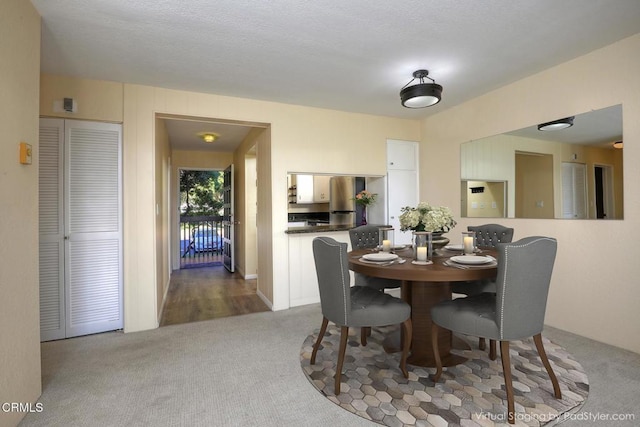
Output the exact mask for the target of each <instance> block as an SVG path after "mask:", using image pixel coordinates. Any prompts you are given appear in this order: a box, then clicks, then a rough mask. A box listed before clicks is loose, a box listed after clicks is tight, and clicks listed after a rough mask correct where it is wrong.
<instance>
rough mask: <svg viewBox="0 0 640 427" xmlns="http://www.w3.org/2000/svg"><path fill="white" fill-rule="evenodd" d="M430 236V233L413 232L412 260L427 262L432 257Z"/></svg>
mask: <svg viewBox="0 0 640 427" xmlns="http://www.w3.org/2000/svg"><path fill="white" fill-rule="evenodd" d="M432 248H433V247H432V236H431V232H430V231H414V232H413V259H414V260H415V261H418V262H428V261H429V260H430V259H431V257H432V250H433V249H432Z"/></svg>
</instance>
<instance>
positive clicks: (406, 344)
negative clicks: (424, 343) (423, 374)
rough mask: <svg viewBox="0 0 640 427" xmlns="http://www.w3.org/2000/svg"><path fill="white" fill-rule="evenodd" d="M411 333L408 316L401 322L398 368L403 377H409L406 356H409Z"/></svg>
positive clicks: (411, 328)
mask: <svg viewBox="0 0 640 427" xmlns="http://www.w3.org/2000/svg"><path fill="white" fill-rule="evenodd" d="M412 335H413V327H412V325H411V317H409V318H408V319H407V320H405V321H404V322H402V359H400V370H401V371H402V375H404V377H405V378H409V372H407V357H408V356H409V348H410V347H411V337H412Z"/></svg>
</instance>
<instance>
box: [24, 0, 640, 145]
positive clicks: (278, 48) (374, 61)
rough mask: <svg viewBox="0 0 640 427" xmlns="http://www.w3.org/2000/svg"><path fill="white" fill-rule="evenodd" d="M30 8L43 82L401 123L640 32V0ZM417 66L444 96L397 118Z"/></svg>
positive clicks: (255, 0)
mask: <svg viewBox="0 0 640 427" xmlns="http://www.w3.org/2000/svg"><path fill="white" fill-rule="evenodd" d="M32 3H33V4H34V6H35V7H36V8H37V10H38V11H39V12H40V14H41V15H42V71H43V72H46V73H52V74H61V75H69V76H75V77H82V78H89V79H101V80H111V81H118V82H126V83H134V84H143V85H151V86H158V87H165V88H172V89H179V90H188V91H196V92H203V93H216V94H221V95H229V96H235V97H245V98H253V99H262V100H269V101H274V102H282V103H290V104H298V105H306V106H313V107H321V108H330V109H335V110H343V111H352V112H359V113H367V114H376V115H385V116H392V117H403V118H420V117H426V116H427V115H429V114H432V113H435V112H438V111H442V110H443V109H447V108H451V107H453V106H455V105H457V104H460V103H462V102H464V101H466V100H469V99H471V98H474V97H477V96H479V95H482V94H484V93H486V92H489V91H491V90H494V89H496V88H498V87H500V86H503V85H506V84H509V83H511V82H514V81H517V80H519V79H522V78H524V77H526V76H529V75H531V74H535V73H537V72H540V71H542V70H544V69H547V68H549V67H552V66H554V65H557V64H559V63H562V62H565V61H567V60H570V59H572V58H575V57H578V56H581V55H583V54H585V53H587V52H590V51H592V50H594V49H597V48H600V47H604V46H606V45H609V44H611V43H613V42H615V41H617V40H620V39H622V38H625V37H628V36H631V35H633V34H636V33H638V32H640V1H638V0H562V1H558V0H535V1H533V0H510V1H506V0H484V1H477V0H456V1H445V0H402V1H389V0H349V1H344V0H323V1H320V0H318V1H300V0H270V1H260V0H216V1H212V0H191V1H184V0H183V1H178V0H164V1H158V0H136V1H131V0H109V1H104V0H32ZM420 68H426V69H428V70H429V71H430V76H431V77H433V78H434V79H435V80H436V82H437V83H439V84H441V85H442V86H443V87H444V90H443V99H442V101H441V102H440V103H439V104H437V105H436V106H433V107H430V108H426V109H420V110H410V109H406V108H404V107H402V106H401V105H400V99H399V95H398V94H399V91H400V88H401V87H402V86H404V85H405V84H406V83H408V82H409V81H410V80H411V74H412V73H413V71H415V70H417V69H420ZM606 76H607V72H606V70H602V78H603V83H606ZM202 130H210V129H202ZM190 131H192V129H190ZM219 133H221V132H219Z"/></svg>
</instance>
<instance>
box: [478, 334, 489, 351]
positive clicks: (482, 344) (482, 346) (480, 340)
mask: <svg viewBox="0 0 640 427" xmlns="http://www.w3.org/2000/svg"><path fill="white" fill-rule="evenodd" d="M478 348H479V349H480V350H484V349H485V348H487V341H486V340H485V339H484V338H482V337H480V338H478Z"/></svg>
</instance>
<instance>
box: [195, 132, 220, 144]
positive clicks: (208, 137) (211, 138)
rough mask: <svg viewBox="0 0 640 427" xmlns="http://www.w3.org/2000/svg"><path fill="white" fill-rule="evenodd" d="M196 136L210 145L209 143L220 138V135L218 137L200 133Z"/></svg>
mask: <svg viewBox="0 0 640 427" xmlns="http://www.w3.org/2000/svg"><path fill="white" fill-rule="evenodd" d="M198 136H199V137H200V138H202V140H203V141H204V142H207V143H211V142H213V141H215V140H216V139H218V138H220V135H218V134H217V133H213V132H200V133H199V134H198Z"/></svg>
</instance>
